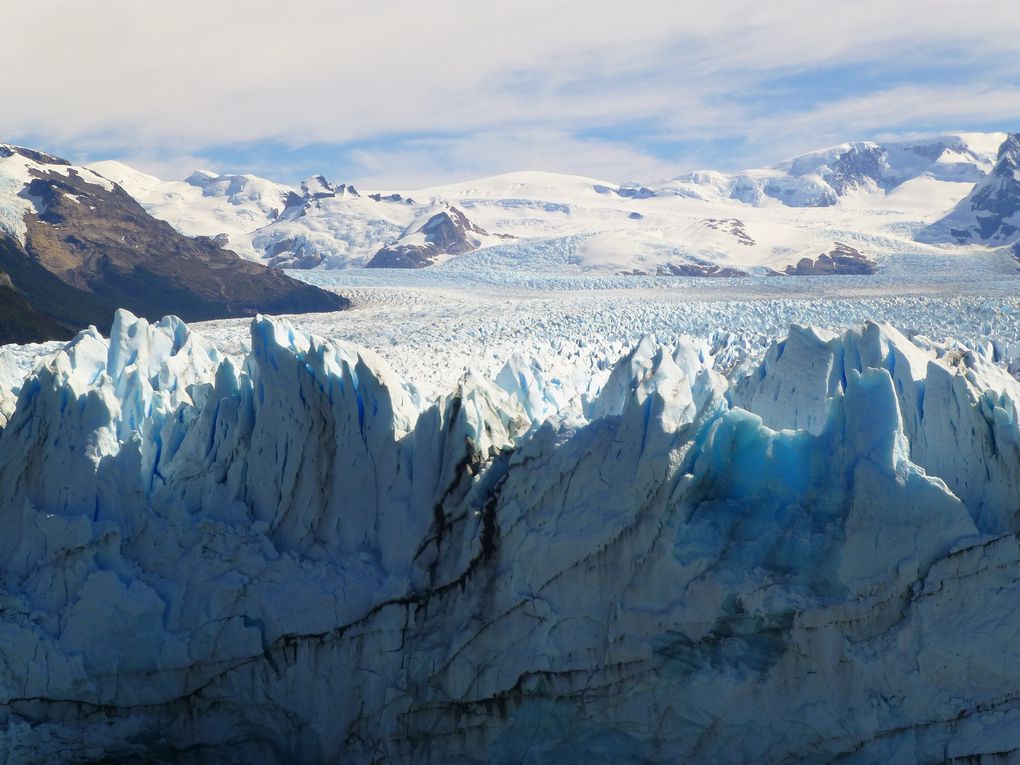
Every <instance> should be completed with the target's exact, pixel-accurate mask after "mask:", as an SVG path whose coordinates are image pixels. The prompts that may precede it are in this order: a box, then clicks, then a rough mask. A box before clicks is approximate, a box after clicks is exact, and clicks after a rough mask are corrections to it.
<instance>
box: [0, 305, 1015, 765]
mask: <svg viewBox="0 0 1020 765" xmlns="http://www.w3.org/2000/svg"><path fill="white" fill-rule="evenodd" d="M3 364H4V360H3V357H0V383H2V385H3V386H5V387H6V389H8V390H13V389H14V388H15V387H16V388H17V391H18V393H17V404H16V406H14V407H13V408H12V407H8V410H9V412H10V413H9V419H8V420H7V421H6V424H5V426H4V427H3V430H2V432H0V523H2V526H3V528H4V533H3V535H0V571H2V579H0V599H2V610H0V619H2V622H3V624H2V627H0V659H2V661H0V695H2V706H0V742H2V746H0V748H2V750H3V751H4V752H6V753H7V755H8V756H9V757H10V758H11V759H13V760H16V761H23V762H40V763H41V762H52V761H55V760H59V759H70V760H74V761H90V760H99V759H103V758H104V757H108V758H132V757H136V758H143V759H145V758H149V759H153V760H161V759H174V760H178V761H191V762H249V761H265V762H273V761H279V762H321V761H351V762H361V761H365V762H368V761H396V762H436V763H439V762H476V761H494V762H502V761H507V762H510V761H513V762H546V761H576V760H579V759H583V760H586V761H593V762H614V763H616V762H649V761H651V762H677V761H684V762H702V761H703V762H709V761H711V762H720V761H721V762H744V761H757V762H779V761H783V760H790V759H797V760H802V759H805V758H808V759H810V758H816V759H818V760H819V761H828V760H831V759H834V758H838V757H844V758H846V759H848V760H850V761H861V762H871V761H894V760H897V759H899V760H904V761H939V762H941V761H944V760H946V759H949V760H952V759H954V758H967V757H972V758H974V757H976V758H979V759H980V758H981V757H984V756H987V757H989V758H991V757H997V756H998V757H1005V758H1006V759H1008V758H1009V757H1015V756H1016V753H1017V752H1018V751H1020V732H1018V731H1020V701H1018V699H1017V696H1016V693H1015V691H1016V688H1018V687H1020V673H1018V672H1020V671H1018V670H1017V669H1015V668H1016V667H1018V666H1020V663H1018V661H1017V659H1018V655H1017V654H1018V649H1017V648H1016V643H1015V640H1014V639H1013V636H1014V635H1015V633H1016V630H1017V629H1018V628H1020V610H1018V608H1017V604H1018V603H1020V545H1018V542H1017V536H1016V534H1017V532H1018V531H1020V517H1018V513H1020V500H1018V497H1020V425H1018V415H1017V412H1018V406H1020V383H1018V382H1017V381H1016V380H1015V379H1014V378H1013V377H1011V376H1010V375H1009V374H1008V373H1007V371H1006V370H1005V369H1004V368H1003V367H1002V366H1001V365H1000V364H997V363H996V362H994V361H993V360H991V358H990V356H989V355H988V354H984V353H981V352H977V351H973V350H970V351H968V350H966V349H961V348H956V347H953V346H946V345H939V344H936V343H934V342H930V341H927V340H925V339H924V338H914V339H913V340H909V339H907V338H906V337H905V336H903V335H902V334H900V333H899V332H897V331H896V330H895V329H893V328H891V327H888V326H882V325H876V324H868V325H865V326H863V327H861V328H859V329H857V330H854V331H850V332H847V333H845V334H843V335H836V334H833V333H829V332H826V331H824V330H820V329H809V328H802V327H792V328H791V330H790V334H789V336H788V337H787V338H785V339H783V340H782V341H779V342H777V343H775V344H774V345H773V346H772V347H771V348H770V349H769V350H768V351H767V352H766V354H765V357H764V359H763V360H762V361H761V362H760V363H758V364H757V365H753V364H748V363H747V362H746V360H745V359H743V358H742V356H741V354H740V352H739V342H738V341H737V339H735V338H729V339H728V340H726V342H722V341H720V342H717V343H716V344H715V345H714V346H712V347H710V346H708V345H707V344H704V343H701V342H699V341H694V340H690V339H687V338H681V339H680V340H678V341H677V342H676V343H671V344H668V345H663V344H660V343H658V342H655V341H654V340H652V339H651V338H645V339H644V340H642V341H641V342H640V343H638V344H637V345H636V346H635V347H634V348H632V349H631V350H630V351H629V353H627V354H626V355H625V356H624V357H623V358H622V359H621V360H620V361H619V362H618V363H617V364H616V365H615V367H614V368H613V369H612V371H611V372H610V373H609V374H608V377H605V376H602V377H599V376H597V375H596V376H595V377H594V378H593V381H592V382H591V383H590V384H589V385H588V386H587V387H585V386H579V385H576V384H574V383H571V384H567V383H566V382H565V381H564V380H563V379H561V378H560V377H558V376H556V375H554V374H552V373H550V371H549V367H548V366H546V365H543V362H542V361H541V360H535V359H525V358H523V357H516V358H513V359H511V360H510V361H509V362H508V363H507V365H506V366H505V367H504V368H503V370H502V371H501V372H500V373H499V374H498V375H497V377H496V379H495V380H494V381H489V380H486V379H483V378H481V377H480V376H478V375H475V374H470V373H469V374H467V375H465V376H464V377H463V378H462V379H461V380H460V381H459V383H458V384H457V386H456V387H455V389H454V390H452V391H450V392H449V393H448V394H447V395H445V396H443V397H440V398H438V399H437V400H434V401H422V400H421V398H420V396H419V395H418V393H417V391H416V390H415V389H414V387H413V386H411V385H410V384H409V383H408V382H407V381H405V380H403V379H401V377H400V376H399V375H398V374H397V373H396V372H395V371H394V370H392V369H391V368H389V367H388V366H387V364H386V363H385V362H384V361H383V360H382V359H380V358H379V357H378V356H376V355H375V354H374V353H372V352H370V351H368V350H365V349H361V348H357V347H354V346H351V345H346V344H343V343H337V342H328V341H325V340H323V339H320V338H317V337H314V336H312V337H307V336H304V335H303V334H301V333H299V332H298V331H296V330H295V329H294V327H292V326H291V325H290V324H288V323H286V322H284V321H279V320H274V319H269V318H258V319H256V320H255V321H254V322H253V323H252V329H251V352H250V354H249V355H248V356H247V358H246V359H245V360H244V361H243V362H239V361H238V360H236V359H231V358H225V357H221V355H220V353H219V352H218V351H217V349H216V348H214V347H213V346H212V345H211V344H210V343H208V342H207V341H205V340H204V339H203V338H201V337H200V336H199V335H197V334H196V333H194V332H192V331H191V330H190V329H189V328H188V327H186V326H185V325H184V324H182V323H181V322H179V321H177V320H175V319H165V320H163V321H161V322H159V323H156V324H149V323H147V322H145V321H144V320H140V319H135V318H134V317H132V316H131V315H130V314H127V313H123V312H122V313H120V314H118V316H117V318H116V321H115V323H114V326H113V331H112V335H111V338H110V339H109V340H107V339H104V338H102V337H101V336H99V335H98V334H97V333H96V332H94V331H87V332H83V333H82V334H80V335H79V336H78V337H77V338H76V339H75V340H74V341H73V342H71V343H70V344H69V345H67V346H66V348H65V349H64V350H62V351H61V352H59V353H58V354H57V355H56V356H54V357H53V358H52V359H51V360H50V361H48V362H47V363H46V365H44V366H43V367H41V368H39V369H38V370H36V371H35V372H34V373H33V374H32V375H31V376H29V377H28V378H27V379H24V380H21V379H20V377H19V375H18V374H16V373H15V370H13V368H8V367H10V365H9V364H8V367H5V366H4V365H3ZM747 367H751V371H750V374H748V375H746V376H742V375H741V374H737V373H735V372H734V370H738V369H745V368H747ZM724 373H725V374H724ZM4 375H6V376H5V377H4ZM8 378H9V379H8Z"/></svg>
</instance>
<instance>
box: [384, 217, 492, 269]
mask: <svg viewBox="0 0 1020 765" xmlns="http://www.w3.org/2000/svg"><path fill="white" fill-rule="evenodd" d="M413 234H423V235H424V239H425V243H424V244H409V243H403V244H401V243H400V242H395V243H393V244H389V245H386V246H385V247H383V248H382V249H380V250H379V251H378V252H377V253H376V254H375V255H374V256H372V260H370V261H369V262H368V264H367V265H366V268H425V267H426V266H431V265H432V264H433V263H435V262H436V258H438V257H439V256H440V255H461V254H463V253H465V252H471V250H474V249H477V247H478V245H479V240H478V239H477V238H476V237H474V236H472V234H481V235H482V236H486V235H487V232H486V231H484V230H483V229H480V228H479V227H478V226H476V225H475V224H474V223H472V222H471V221H469V220H468V219H467V216H466V215H464V213H462V212H461V211H460V210H458V209H457V208H456V207H451V208H450V209H449V210H443V211H442V212H439V213H436V214H435V215H433V216H432V217H431V218H429V219H428V220H427V221H425V223H424V224H423V225H422V226H420V227H419V228H417V229H415V230H414V231H408V232H406V233H405V236H410V235H413Z"/></svg>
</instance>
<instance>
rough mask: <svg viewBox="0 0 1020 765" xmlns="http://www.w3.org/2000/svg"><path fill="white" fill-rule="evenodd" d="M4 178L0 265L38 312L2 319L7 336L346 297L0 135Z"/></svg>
mask: <svg viewBox="0 0 1020 765" xmlns="http://www.w3.org/2000/svg"><path fill="white" fill-rule="evenodd" d="M0 181H2V182H3V185H2V186H0V190H2V193H0V208H2V215H0V224H2V227H0V270H2V271H4V272H5V273H6V274H7V276H8V277H9V279H8V280H9V283H10V285H11V289H13V290H14V291H15V292H16V294H17V295H18V296H19V297H18V299H20V300H22V301H24V303H25V304H27V305H28V306H31V307H32V309H33V311H34V314H38V315H39V316H40V317H43V318H38V319H33V318H31V317H32V316H33V315H34V314H33V313H24V314H21V315H23V317H24V320H23V321H21V322H19V323H18V324H17V325H15V323H13V322H6V321H4V322H2V323H0V343H4V342H13V341H24V340H26V339H37V340H41V339H57V338H62V337H70V336H71V335H73V334H74V332H75V331H77V330H78V329H81V328H82V327H84V326H87V325H89V324H94V325H96V326H97V327H99V328H100V329H101V330H104V331H105V330H108V329H109V326H110V322H111V321H112V319H113V313H114V311H115V310H116V309H117V308H127V309H129V310H131V311H132V312H133V313H135V314H137V315H140V316H145V317H151V318H158V317H159V316H163V315H166V314H175V315H178V316H180V317H182V318H184V319H186V320H191V321H200V320H204V319H213V318H227V317H239V316H254V315H255V314H257V313H303V312H309V311H333V310H338V309H341V308H343V307H344V306H345V305H346V303H347V301H346V300H345V299H344V298H342V297H339V296H337V295H334V294H332V293H328V292H325V291H322V290H320V289H317V288H315V287H311V286H309V285H305V284H302V283H300V282H297V281H295V280H293V279H291V278H289V277H287V276H286V275H284V274H283V273H281V272H279V271H274V270H271V269H267V268H265V267H263V266H260V265H258V264H255V263H251V262H248V261H245V260H242V259H241V258H239V257H238V256H237V255H236V254H235V253H233V252H231V251H229V250H224V249H222V248H221V247H220V245H219V244H218V243H217V242H215V241H214V240H212V239H209V238H204V237H197V238H190V237H187V236H184V235H182V234H180V233H178V232H177V231H176V230H175V229H174V228H173V227H172V226H171V225H170V224H168V223H166V222H164V221H161V220H157V219H156V218H153V217H152V216H151V215H149V214H148V213H147V212H146V211H145V210H144V209H143V208H142V207H141V206H140V205H139V204H138V202H136V201H135V200H134V199H133V198H132V197H131V196H130V195H128V194H127V193H126V192H125V191H124V190H123V189H122V188H121V187H120V186H117V185H116V184H113V183H110V182H109V181H106V180H105V179H103V178H102V177H101V176H98V175H96V174H95V173H91V172H90V171H87V170H85V169H84V168H75V167H72V166H71V165H69V164H68V163H67V162H66V161H64V160H60V159H57V158H55V157H50V156H48V155H45V154H42V153H39V152H34V151H31V150H26V149H21V148H18V147H0ZM8 310H9V309H8ZM26 333H27V334H26Z"/></svg>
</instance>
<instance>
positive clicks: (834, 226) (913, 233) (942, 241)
mask: <svg viewBox="0 0 1020 765" xmlns="http://www.w3.org/2000/svg"><path fill="white" fill-rule="evenodd" d="M1018 165H1020V134H1007V133H967V134H959V135H948V136H939V137H935V138H931V139H925V140H916V141H901V142H890V143H872V142H858V143H848V144H843V145H840V146H836V147H833V148H830V149H826V150H823V151H818V152H813V153H810V154H806V155H803V156H801V157H797V158H795V159H792V160H789V161H787V162H784V163H781V164H778V165H775V166H774V167H770V168H765V169H760V170H749V171H745V172H742V173H736V174H729V175H727V174H723V173H718V172H713V171H699V172H694V173H689V174H687V175H684V176H682V177H679V178H674V179H671V180H666V181H660V182H656V183H644V184H641V183H624V184H618V183H609V182H605V181H599V180H597V179H591V178H583V177H579V176H569V175H557V174H553V173H542V172H525V173H512V174H509V175H502V176H496V177H493V178H486V179H482V180H477V181H471V182H465V183H457V184H451V185H447V186H439V187H433V188H427V189H417V190H412V191H408V190H392V189H385V190H378V191H374V192H362V191H359V190H358V189H356V188H354V187H353V186H351V185H349V184H342V183H334V182H331V181H330V180H328V179H327V178H325V177H323V176H321V175H318V176H314V177H312V178H309V179H308V180H306V181H304V182H303V183H301V184H300V185H299V186H297V187H290V186H287V185H284V184H280V183H276V182H273V181H270V180H266V179H264V178H259V177H257V176H254V175H217V174H215V173H211V172H207V171H197V172H195V173H193V174H192V175H191V176H190V177H188V178H187V179H186V180H184V181H162V180H160V179H158V178H155V177H153V176H150V175H145V174H143V173H140V172H138V171H136V170H134V169H132V168H130V167H128V166H126V165H124V164H121V163H118V162H98V163H95V164H92V165H89V166H87V167H79V166H74V165H71V164H70V163H68V162H67V161H65V160H62V159H59V158H57V157H53V156H51V155H49V154H46V153H44V152H41V151H37V150H33V149H26V148H22V147H16V146H10V145H5V144H0V295H2V296H5V297H6V299H5V300H4V305H3V307H2V308H0V343H3V342H11V341H25V340H32V339H44V338H51V337H66V336H68V335H70V334H72V333H73V332H74V331H76V330H77V329H79V328H81V327H83V326H85V325H87V324H95V325H97V326H98V327H100V329H106V328H108V326H109V323H110V321H111V319H112V316H113V312H114V310H115V309H116V308H128V309H129V310H131V311H132V312H134V313H136V314H138V315H141V316H146V317H158V316H161V315H163V314H166V313H173V314H177V315H179V316H181V317H182V318H184V319H186V320H193V321H194V320H202V319H210V318H216V317H229V316H247V315H253V314H255V313H257V312H267V313H295V312H300V311H329V310H335V309H338V308H341V307H343V306H344V305H345V303H346V301H345V300H344V299H343V298H341V297H339V296H337V295H334V294H331V293H327V292H323V291H321V290H318V289H316V288H315V287H311V286H307V285H305V284H302V283H299V282H297V281H294V280H292V279H290V278H288V277H287V276H285V275H284V274H283V273H282V272H281V271H280V269H285V268H302V269H307V268H357V267H373V268H440V269H452V270H454V271H456V270H458V269H461V270H468V271H479V270H493V269H495V270H499V269H509V270H514V271H543V272H555V273H577V272H601V273H609V274H624V275H664V276H714V277H733V276H746V275H754V274H760V275H776V276H804V275H816V274H824V275H834V274H835V275H838V274H854V275H862V274H869V273H874V272H876V271H880V270H881V269H882V268H884V267H885V266H886V265H887V264H889V263H890V262H893V260H894V259H895V258H896V256H897V255H899V254H902V253H914V254H917V253H919V254H925V253H928V254H941V255H945V254H954V253H961V254H966V253H972V252H974V251H976V250H980V251H992V252H1001V253H1002V256H1003V258H1005V259H1007V260H1009V262H1011V263H1013V262H1014V261H1013V260H1012V258H1011V256H1012V255H1015V256H1017V257H1018V258H1020V170H1018ZM235 253H236V254H235ZM238 256H240V257H238ZM266 266H268V267H269V268H266Z"/></svg>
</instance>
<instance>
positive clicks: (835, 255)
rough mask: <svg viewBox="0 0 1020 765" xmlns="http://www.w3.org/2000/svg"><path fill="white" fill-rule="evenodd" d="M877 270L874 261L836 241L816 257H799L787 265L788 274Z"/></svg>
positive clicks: (833, 274) (834, 273)
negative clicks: (830, 247)
mask: <svg viewBox="0 0 1020 765" xmlns="http://www.w3.org/2000/svg"><path fill="white" fill-rule="evenodd" d="M877 270H878V268H877V267H876V265H875V261H873V260H871V258H869V257H867V256H866V255H864V254H863V253H861V252H860V251H859V250H856V249H854V248H853V247H851V246H850V245H847V244H843V243H841V242H836V243H835V246H834V247H833V248H832V249H831V250H829V252H823V253H822V254H821V255H819V256H818V257H817V258H815V259H814V260H812V259H811V258H801V259H800V260H799V261H798V262H797V265H795V266H787V267H786V269H785V272H784V273H786V274H787V275H789V276H836V275H839V276H861V275H867V274H873V273H875V272H876V271H877Z"/></svg>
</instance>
